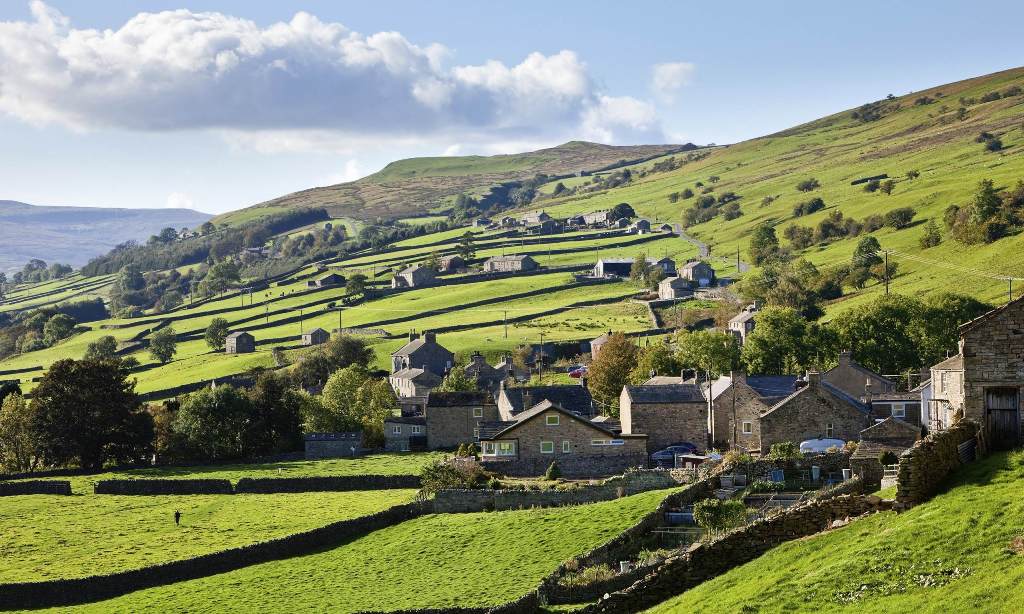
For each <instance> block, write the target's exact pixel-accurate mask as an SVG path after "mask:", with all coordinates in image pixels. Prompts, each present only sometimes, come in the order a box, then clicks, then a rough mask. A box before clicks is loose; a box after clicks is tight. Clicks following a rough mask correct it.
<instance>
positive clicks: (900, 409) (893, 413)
mask: <svg viewBox="0 0 1024 614" xmlns="http://www.w3.org/2000/svg"><path fill="white" fill-rule="evenodd" d="M868 403H869V404H870V405H871V416H872V417H873V418H875V419H876V420H877V419H883V418H889V417H892V418H896V419H897V420H901V421H903V422H906V423H908V424H911V425H914V426H916V427H918V428H920V427H921V393H920V391H916V390H911V391H909V392H883V393H881V394H877V395H871V396H869V397H868Z"/></svg>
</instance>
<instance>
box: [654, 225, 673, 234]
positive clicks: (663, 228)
mask: <svg viewBox="0 0 1024 614" xmlns="http://www.w3.org/2000/svg"><path fill="white" fill-rule="evenodd" d="M658 230H660V231H661V232H667V233H674V232H675V231H676V229H675V228H673V227H672V224H662V225H661V226H659V227H658Z"/></svg>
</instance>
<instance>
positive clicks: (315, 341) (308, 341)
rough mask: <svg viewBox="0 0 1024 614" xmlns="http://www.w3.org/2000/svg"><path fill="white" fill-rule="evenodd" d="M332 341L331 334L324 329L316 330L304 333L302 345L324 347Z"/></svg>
mask: <svg viewBox="0 0 1024 614" xmlns="http://www.w3.org/2000/svg"><path fill="white" fill-rule="evenodd" d="M330 340H331V333H329V332H327V331H325V330H324V329H322V328H319V327H317V328H314V329H313V330H311V331H309V332H305V333H302V345H323V344H325V343H327V342H328V341H330Z"/></svg>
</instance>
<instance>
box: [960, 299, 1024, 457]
mask: <svg viewBox="0 0 1024 614" xmlns="http://www.w3.org/2000/svg"><path fill="white" fill-rule="evenodd" d="M961 353H962V354H963V360H964V384H963V393H964V398H963V409H964V417H966V418H969V419H971V420H974V421H976V422H977V423H978V424H979V425H983V426H987V422H986V419H987V416H986V414H985V389H986V388H992V387H1007V388H1017V389H1018V398H1019V395H1020V394H1021V390H1022V389H1024V302H1022V301H1020V300H1017V301H1015V302H1013V303H1010V304H1009V305H1007V306H1006V307H1004V308H1003V309H1002V310H1001V311H999V312H998V313H995V314H993V315H992V316H990V317H989V318H988V319H987V320H986V321H984V322H981V323H979V324H978V325H976V326H974V327H972V328H970V329H969V330H967V331H966V332H965V333H964V335H963V339H962V344H961ZM1018 403H1019V401H1018ZM1021 415H1024V412H1020V411H1018V416H1021ZM1018 428H1019V427H1018ZM986 436H987V433H985V432H982V439H983V440H985V439H986Z"/></svg>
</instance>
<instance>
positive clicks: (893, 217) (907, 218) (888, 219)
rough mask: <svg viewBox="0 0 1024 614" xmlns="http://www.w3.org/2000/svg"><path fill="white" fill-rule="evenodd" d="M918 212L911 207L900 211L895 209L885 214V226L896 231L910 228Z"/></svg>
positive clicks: (901, 208)
mask: <svg viewBox="0 0 1024 614" xmlns="http://www.w3.org/2000/svg"><path fill="white" fill-rule="evenodd" d="M916 213H917V212H916V211H914V210H913V209H911V208H910V207H900V208H899V209H893V210H891V211H888V212H886V214H885V225H886V226H888V227H889V228H893V229H895V230H903V229H904V228H907V227H908V226H910V223H911V222H912V221H913V219H914V215H916Z"/></svg>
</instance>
